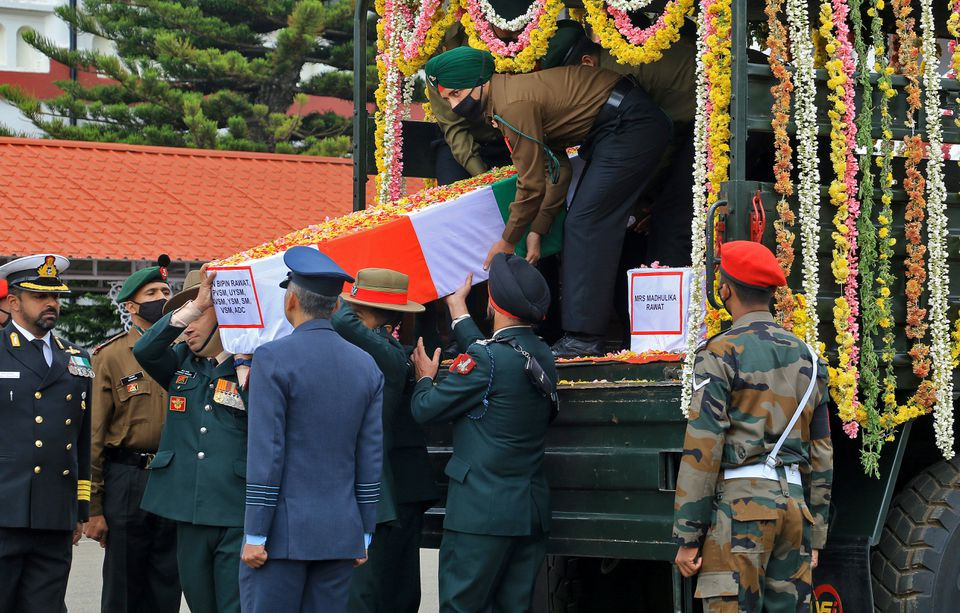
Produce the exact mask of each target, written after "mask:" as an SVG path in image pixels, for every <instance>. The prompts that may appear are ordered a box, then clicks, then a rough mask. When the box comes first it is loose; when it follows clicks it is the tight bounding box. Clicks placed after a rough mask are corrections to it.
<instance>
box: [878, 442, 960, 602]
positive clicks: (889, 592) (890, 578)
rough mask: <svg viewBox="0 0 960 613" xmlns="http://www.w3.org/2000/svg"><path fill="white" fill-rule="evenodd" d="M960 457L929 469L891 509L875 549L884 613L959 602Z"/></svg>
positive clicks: (904, 491)
mask: <svg viewBox="0 0 960 613" xmlns="http://www.w3.org/2000/svg"><path fill="white" fill-rule="evenodd" d="M958 551H960V458H954V459H953V460H951V461H949V462H947V461H942V462H938V463H937V464H934V465H933V466H931V467H930V468H927V469H926V470H924V471H923V472H922V473H920V474H919V475H917V476H916V477H914V479H913V480H912V481H911V482H910V483H909V485H907V487H906V488H905V489H904V490H903V491H901V492H900V493H899V494H898V495H897V497H896V499H895V500H894V501H893V504H892V505H891V508H890V512H889V513H888V514H887V521H886V524H885V526H884V528H883V536H882V537H881V538H880V545H879V546H878V547H876V548H875V549H874V551H873V557H872V560H871V562H872V563H871V566H872V569H873V601H874V606H875V608H876V610H877V611H882V612H883V613H906V612H911V613H939V612H941V611H950V610H956V609H955V608H954V607H956V606H957V603H958V602H960V555H957V552H958Z"/></svg>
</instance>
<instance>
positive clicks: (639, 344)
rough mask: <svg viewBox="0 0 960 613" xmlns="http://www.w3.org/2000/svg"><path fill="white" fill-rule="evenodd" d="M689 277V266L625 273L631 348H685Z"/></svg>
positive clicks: (640, 269) (671, 349)
mask: <svg viewBox="0 0 960 613" xmlns="http://www.w3.org/2000/svg"><path fill="white" fill-rule="evenodd" d="M691 278H692V274H691V270H690V269H689V268H638V269H634V270H630V271H628V272H627V284H628V285H627V289H628V295H629V301H630V305H629V306H630V349H631V350H632V351H636V352H638V353H642V352H644V351H668V352H682V351H685V350H686V343H687V341H686V339H687V322H688V319H689V305H690V280H691Z"/></svg>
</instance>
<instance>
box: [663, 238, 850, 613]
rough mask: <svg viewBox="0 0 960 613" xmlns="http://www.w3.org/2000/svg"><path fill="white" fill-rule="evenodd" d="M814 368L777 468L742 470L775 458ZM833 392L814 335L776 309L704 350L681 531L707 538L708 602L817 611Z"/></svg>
mask: <svg viewBox="0 0 960 613" xmlns="http://www.w3.org/2000/svg"><path fill="white" fill-rule="evenodd" d="M771 259H772V255H771ZM774 265H775V264H774ZM814 376H815V377H816V378H817V381H816V388H815V389H814V392H813V394H812V395H811V396H810V398H809V400H808V402H807V403H806V404H805V405H804V408H803V412H802V414H801V416H800V418H799V420H798V421H797V422H796V424H795V425H794V426H793V429H792V430H790V433H789V436H788V438H787V439H786V441H785V443H784V445H783V447H782V448H781V449H780V451H779V454H778V456H777V457H778V458H779V461H778V464H779V465H780V467H779V468H778V469H777V470H776V471H775V472H774V473H772V474H773V479H771V478H744V477H742V476H741V475H739V474H737V473H736V472H731V471H736V470H738V469H742V468H744V467H752V468H754V469H757V468H760V467H761V466H762V465H763V464H764V462H765V460H766V458H767V456H768V455H769V454H770V453H771V451H772V450H773V448H774V446H775V444H776V442H777V440H778V439H779V438H780V436H781V434H782V433H783V432H784V431H785V430H786V429H787V427H788V424H789V422H790V420H791V418H792V417H793V415H794V413H795V412H796V409H797V406H798V404H799V403H800V402H801V400H802V398H803V397H804V393H805V391H806V389H807V387H808V386H809V385H810V380H811V377H814ZM828 402H829V396H828V394H827V368H826V365H825V364H824V363H823V362H822V361H821V360H817V364H816V371H814V365H813V364H811V357H810V353H809V349H808V348H807V346H806V345H805V344H804V343H803V342H802V341H801V340H800V339H798V338H797V337H796V336H794V335H793V334H791V333H789V332H787V331H786V330H784V329H783V328H781V327H780V326H778V325H777V324H776V323H774V321H773V318H772V317H771V315H770V314H769V313H767V312H759V311H758V312H752V313H748V314H746V315H744V316H742V317H740V318H739V319H737V321H735V322H734V323H733V325H732V326H731V328H730V330H728V331H727V332H725V333H723V334H720V335H718V336H716V337H714V338H713V339H711V340H710V342H709V343H708V344H707V345H706V346H705V347H704V348H702V349H701V350H700V351H699V352H698V353H697V359H696V363H695V366H694V378H693V398H692V401H691V406H690V418H689V422H688V424H687V433H686V439H685V441H684V453H683V460H682V462H681V465H680V475H679V477H678V478H677V494H676V502H675V505H674V506H675V513H676V518H675V522H674V530H673V534H674V537H675V539H676V541H677V542H678V543H679V544H680V545H682V546H686V547H695V546H700V547H702V555H703V566H702V567H701V569H700V574H699V578H698V583H697V597H698V598H702V599H703V601H704V609H705V610H706V611H711V612H725V611H733V612H735V611H749V612H755V611H761V610H762V611H765V612H777V613H780V612H784V613H785V612H788V611H789V612H791V613H792V612H794V611H806V610H808V607H809V600H810V592H811V588H810V582H811V567H810V553H811V549H821V548H823V546H824V545H825V543H826V538H827V516H828V514H829V510H830V487H831V482H832V475H833V472H832V470H833V465H832V458H833V448H832V444H831V441H830V424H829V415H828V412H827V408H828ZM785 467H787V468H785ZM790 467H793V468H795V470H790ZM788 471H789V472H788ZM790 473H793V475H794V476H793V477H792V481H788V480H789V479H791V477H790V476H789V475H790ZM741 474H742V471H741ZM801 483H802V484H801ZM805 603H806V604H805Z"/></svg>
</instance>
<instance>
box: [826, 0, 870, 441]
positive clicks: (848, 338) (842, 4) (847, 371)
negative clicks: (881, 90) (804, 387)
mask: <svg viewBox="0 0 960 613" xmlns="http://www.w3.org/2000/svg"><path fill="white" fill-rule="evenodd" d="M848 10H849V9H848V7H847V4H846V1H845V0H832V2H831V0H824V2H823V4H822V5H821V7H820V24H821V25H820V34H821V36H822V37H823V39H824V41H825V47H826V51H827V53H828V54H829V55H830V58H829V59H828V60H827V62H826V69H827V75H828V76H829V78H828V80H827V91H828V94H827V99H828V100H829V101H830V103H831V104H832V105H833V108H831V109H830V110H829V111H828V112H827V114H828V116H829V117H830V162H831V164H832V166H833V171H834V178H833V180H832V181H831V183H830V188H829V193H830V202H831V204H833V206H835V207H836V213H835V214H834V216H833V225H834V232H833V235H832V236H833V241H834V248H833V260H832V262H831V269H832V271H833V276H834V280H835V281H836V283H837V284H838V285H840V286H841V288H842V291H841V295H840V297H838V298H837V299H836V300H835V301H834V307H833V314H834V329H835V330H836V333H837V334H836V341H837V365H836V367H835V368H833V367H831V369H830V393H831V396H832V397H833V400H834V402H836V404H837V412H838V415H839V416H840V419H841V420H842V421H843V422H844V423H847V422H851V421H855V420H856V418H857V412H858V411H859V408H860V404H859V401H858V399H857V386H858V383H859V378H858V364H859V351H858V345H857V342H858V341H859V326H858V323H857V317H858V316H859V314H860V306H859V301H858V299H857V256H858V252H857V227H856V222H857V218H858V217H859V215H860V203H859V202H858V201H857V199H856V195H855V194H856V190H857V181H856V175H857V171H858V167H857V159H856V156H855V155H854V149H855V146H856V135H857V127H856V123H855V106H854V92H853V79H854V63H853V48H852V46H851V44H850V35H849V30H848V28H847V13H848Z"/></svg>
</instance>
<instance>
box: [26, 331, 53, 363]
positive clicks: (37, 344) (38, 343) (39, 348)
mask: <svg viewBox="0 0 960 613" xmlns="http://www.w3.org/2000/svg"><path fill="white" fill-rule="evenodd" d="M30 344H31V345H33V346H34V347H36V348H37V351H39V352H40V359H42V360H43V364H44V366H47V367H49V366H50V365H49V364H47V356H45V355H44V354H43V346H44V345H46V343H44V342H43V341H42V340H41V339H39V338H35V339H33V340H32V341H30Z"/></svg>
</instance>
